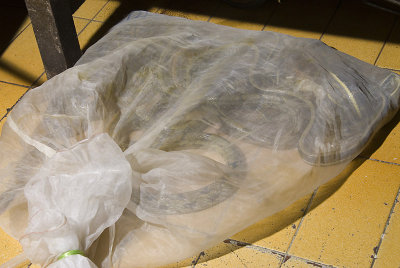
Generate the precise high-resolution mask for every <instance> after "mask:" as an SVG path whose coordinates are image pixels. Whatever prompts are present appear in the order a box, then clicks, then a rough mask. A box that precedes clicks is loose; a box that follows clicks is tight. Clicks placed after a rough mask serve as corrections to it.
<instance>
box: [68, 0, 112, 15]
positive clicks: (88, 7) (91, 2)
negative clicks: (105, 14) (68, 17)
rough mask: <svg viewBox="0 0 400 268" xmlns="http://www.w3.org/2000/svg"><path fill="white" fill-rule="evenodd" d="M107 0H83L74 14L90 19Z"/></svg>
mask: <svg viewBox="0 0 400 268" xmlns="http://www.w3.org/2000/svg"><path fill="white" fill-rule="evenodd" d="M107 2H108V0H85V1H84V2H83V4H82V5H81V6H80V7H79V8H78V10H77V11H75V13H74V16H77V17H81V18H86V19H92V18H93V17H94V16H95V15H96V14H97V12H99V11H100V9H101V8H102V7H103V6H104V5H105V4H106V3H107Z"/></svg>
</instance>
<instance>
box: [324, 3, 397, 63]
mask: <svg viewBox="0 0 400 268" xmlns="http://www.w3.org/2000/svg"><path fill="white" fill-rule="evenodd" d="M394 21H395V18H394V15H392V14H390V13H386V12H383V11H380V10H376V9H373V8H372V7H369V6H363V5H360V4H359V3H358V1H352V0H350V1H342V3H341V5H340V7H339V8H338V10H337V12H336V14H335V17H334V18H333V19H332V22H331V23H330V25H329V26H328V28H327V31H326V33H325V34H324V36H323V37H322V41H323V42H325V43H326V44H328V45H330V46H332V47H334V48H336V49H338V50H340V51H343V52H345V53H347V54H350V55H352V56H355V57H356V58H359V59H361V60H363V61H366V62H369V63H372V64H373V63H374V62H375V60H376V58H377V56H378V55H379V52H380V50H381V48H382V46H383V43H384V41H385V40H386V38H387V36H388V35H389V33H390V30H391V28H392V25H393V23H394Z"/></svg>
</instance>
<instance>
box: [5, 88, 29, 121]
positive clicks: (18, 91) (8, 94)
mask: <svg viewBox="0 0 400 268" xmlns="http://www.w3.org/2000/svg"><path fill="white" fill-rule="evenodd" d="M27 90H28V88H26V87H21V86H14V85H10V84H6V83H2V82H0V96H1V97H0V118H2V117H3V116H4V115H5V114H6V113H7V109H8V108H11V107H12V106H13V105H14V104H15V103H16V102H17V101H18V100H19V98H21V96H22V95H23V94H24V93H25V92H26V91H27Z"/></svg>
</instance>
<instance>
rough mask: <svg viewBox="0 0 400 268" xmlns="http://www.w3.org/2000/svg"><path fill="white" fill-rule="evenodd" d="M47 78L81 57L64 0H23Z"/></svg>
mask: <svg viewBox="0 0 400 268" xmlns="http://www.w3.org/2000/svg"><path fill="white" fill-rule="evenodd" d="M25 3H26V7H27V9H28V13H29V17H30V18H31V21H32V26H33V30H34V32H35V36H36V41H37V43H38V46H39V50H40V55H41V56H42V60H43V64H44V68H45V70H46V74H47V78H48V79H50V78H51V77H53V76H55V75H57V74H59V73H61V72H63V71H65V70H66V69H67V68H69V67H71V66H73V65H74V64H75V62H76V61H77V60H78V59H79V58H80V57H81V55H82V52H81V50H80V47H79V42H78V36H77V34H76V30H75V25H74V22H73V19H72V11H71V2H70V1H67V0H25Z"/></svg>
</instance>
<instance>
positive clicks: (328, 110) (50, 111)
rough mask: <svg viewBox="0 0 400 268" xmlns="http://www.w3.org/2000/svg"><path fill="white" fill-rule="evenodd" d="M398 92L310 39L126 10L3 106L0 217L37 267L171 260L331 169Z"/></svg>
mask: <svg viewBox="0 0 400 268" xmlns="http://www.w3.org/2000/svg"><path fill="white" fill-rule="evenodd" d="M399 86H400V79H399V76H398V75H396V74H394V73H392V72H390V71H388V70H384V69H380V68H377V67H375V66H372V65H370V64H367V63H364V62H361V61H359V60H357V59H355V58H353V57H350V56H348V55H346V54H343V53H341V52H339V51H337V50H335V49H333V48H330V47H328V46H326V45H324V44H323V43H322V42H320V41H317V40H312V39H301V38H295V37H291V36H287V35H283V34H278V33H273V32H255V31H246V30H238V29H232V28H229V27H224V26H217V25H213V24H210V23H206V22H193V21H189V20H185V19H181V18H174V17H168V16H164V15H154V14H150V13H146V12H134V13H132V14H131V15H130V16H129V17H128V18H127V19H126V20H124V21H123V22H121V23H120V24H118V25H117V26H115V27H114V28H113V29H112V30H111V31H110V32H109V33H108V34H107V35H106V36H104V38H102V39H101V40H100V41H99V42H97V43H96V44H95V45H93V46H92V47H91V48H89V49H88V51H87V52H86V53H85V54H84V55H83V57H82V58H81V59H80V61H79V62H78V64H77V66H75V67H74V68H71V69H69V70H67V71H65V72H64V73H62V74H60V75H58V76H56V77H54V78H53V79H50V80H49V81H47V82H46V83H44V84H43V85H42V86H40V87H38V88H35V89H32V90H30V91H29V92H28V93H27V94H26V95H25V96H24V98H23V99H22V100H21V101H20V102H19V103H18V104H17V106H16V107H15V108H14V109H13V111H12V112H11V114H10V115H9V116H8V119H7V121H6V123H5V125H4V127H3V133H2V136H1V139H0V180H1V181H0V186H1V187H0V193H1V195H0V212H1V217H0V222H1V226H2V227H3V228H4V229H5V230H6V231H7V232H8V233H9V234H11V235H13V236H14V237H15V238H17V239H19V240H20V242H21V244H22V245H23V248H24V252H25V255H26V257H27V258H29V259H30V260H31V261H32V262H34V263H40V264H42V265H44V266H46V265H49V267H95V265H97V266H98V267H149V266H157V265H162V264H167V263H171V262H174V261H178V260H180V259H183V258H186V257H189V256H192V255H194V254H196V253H198V252H200V251H201V250H204V249H206V248H208V247H211V246H213V245H214V244H216V243H218V242H219V241H221V240H223V239H225V238H227V237H228V236H230V235H232V234H234V233H236V232H238V231H240V230H241V229H243V228H245V227H247V226H249V225H251V224H253V223H255V222H256V221H258V220H260V219H262V218H265V217H267V216H269V215H271V214H273V213H275V212H277V211H279V210H281V209H283V208H285V207H286V206H288V205H289V204H291V203H292V202H294V201H296V200H297V199H299V198H300V197H302V196H304V195H305V194H307V193H310V192H311V191H312V190H313V189H315V188H316V187H317V186H319V185H321V184H323V183H325V182H326V181H328V180H329V179H331V178H333V177H334V176H336V175H337V174H338V173H339V172H340V171H341V170H342V169H343V168H344V167H345V166H346V165H347V164H348V163H349V161H351V160H352V159H353V158H354V157H356V156H357V155H358V154H359V153H360V152H361V151H362V150H363V148H364V147H365V146H366V144H367V142H368V141H369V140H370V138H371V137H372V135H373V134H374V133H375V132H376V131H377V130H378V129H379V128H380V127H381V126H382V125H383V124H384V123H385V122H387V121H388V120H389V119H390V118H391V117H392V116H393V114H394V113H395V111H396V110H397V109H398V106H399V95H400V91H399ZM70 250H81V251H84V252H85V256H86V257H84V256H81V255H72V256H67V257H65V254H64V253H65V252H68V251H70ZM63 254H64V255H63ZM60 256H61V257H65V258H62V259H61V260H57V259H58V258H59V257H60Z"/></svg>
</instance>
